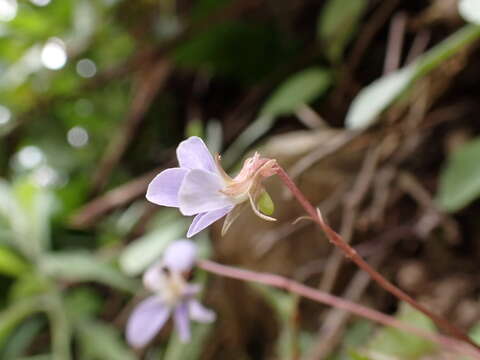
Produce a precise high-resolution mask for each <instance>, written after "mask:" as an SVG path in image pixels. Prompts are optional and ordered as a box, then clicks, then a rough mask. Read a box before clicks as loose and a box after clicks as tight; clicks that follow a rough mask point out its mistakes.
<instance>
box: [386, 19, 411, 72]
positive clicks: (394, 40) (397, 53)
mask: <svg viewBox="0 0 480 360" xmlns="http://www.w3.org/2000/svg"><path fill="white" fill-rule="evenodd" d="M406 22H407V15H406V14H405V13H404V12H401V13H398V14H396V15H395V16H394V17H393V20H392V23H391V24H390V32H389V34H388V43H387V54H386V56H385V64H384V67H383V74H389V73H391V72H392V71H395V70H397V69H398V68H399V66H400V62H401V60H402V47H403V39H404V38H405V26H406Z"/></svg>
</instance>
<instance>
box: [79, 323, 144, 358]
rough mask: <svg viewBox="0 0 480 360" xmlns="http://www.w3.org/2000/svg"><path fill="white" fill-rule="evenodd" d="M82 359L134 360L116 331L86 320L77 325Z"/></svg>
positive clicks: (112, 327) (111, 327)
mask: <svg viewBox="0 0 480 360" xmlns="http://www.w3.org/2000/svg"><path fill="white" fill-rule="evenodd" d="M78 332H79V335H80V336H79V338H80V344H81V347H82V352H83V357H82V359H89V360H104V359H115V360H135V359H136V357H135V355H134V354H133V353H132V351H131V350H130V349H129V348H128V347H127V346H126V345H125V343H124V342H123V341H122V337H121V334H120V332H119V331H118V329H116V328H115V327H114V326H112V325H107V324H105V323H102V322H99V321H95V320H86V321H83V322H82V323H81V324H79V325H78Z"/></svg>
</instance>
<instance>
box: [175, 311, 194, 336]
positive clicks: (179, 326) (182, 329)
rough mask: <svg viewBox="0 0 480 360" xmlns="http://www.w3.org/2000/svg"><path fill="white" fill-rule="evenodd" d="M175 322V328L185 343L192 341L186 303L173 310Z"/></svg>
mask: <svg viewBox="0 0 480 360" xmlns="http://www.w3.org/2000/svg"><path fill="white" fill-rule="evenodd" d="M173 322H174V323H175V330H177V332H178V337H179V338H180V341H181V342H183V343H186V342H189V341H190V337H191V334H190V317H189V313H188V307H187V304H186V303H181V304H180V305H178V306H177V307H176V308H175V310H174V312H173Z"/></svg>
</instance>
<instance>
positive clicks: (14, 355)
mask: <svg viewBox="0 0 480 360" xmlns="http://www.w3.org/2000/svg"><path fill="white" fill-rule="evenodd" d="M44 327H45V320H44V319H43V318H39V317H33V318H31V319H28V320H27V321H25V322H24V323H23V324H21V325H20V326H19V327H18V329H17V330H16V331H15V332H14V334H13V335H12V336H11V337H10V338H9V340H8V343H7V344H6V346H5V350H4V351H3V352H2V354H1V355H0V356H1V358H2V359H19V358H20V357H21V355H22V354H25V353H27V351H28V347H29V346H30V344H31V343H32V342H33V341H34V339H35V337H36V336H38V335H39V334H40V332H41V331H42V329H43V328H44Z"/></svg>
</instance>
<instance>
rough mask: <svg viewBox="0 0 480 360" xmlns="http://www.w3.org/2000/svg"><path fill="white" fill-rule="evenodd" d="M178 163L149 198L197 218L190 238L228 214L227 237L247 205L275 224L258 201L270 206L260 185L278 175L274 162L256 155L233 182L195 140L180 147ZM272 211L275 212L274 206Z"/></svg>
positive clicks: (154, 182)
mask: <svg viewBox="0 0 480 360" xmlns="http://www.w3.org/2000/svg"><path fill="white" fill-rule="evenodd" d="M177 159H178V163H179V167H175V168H170V169H166V170H164V171H162V172H161V173H160V174H158V175H157V176H156V177H155V178H154V179H153V180H152V182H151V183H150V184H149V186H148V190H147V195H146V197H147V199H148V200H149V201H151V202H153V203H155V204H157V205H163V206H171V207H178V208H179V209H180V212H181V213H182V214H183V215H186V216H190V215H195V218H194V219H193V222H192V224H191V225H190V228H189V229H188V233H187V237H191V236H193V235H195V234H197V233H198V232H200V231H201V230H203V229H205V228H206V227H207V226H209V225H211V224H212V223H214V222H215V221H217V220H218V219H220V218H222V217H224V216H225V215H227V214H228V216H227V218H226V220H225V222H224V225H223V229H222V234H224V233H225V232H226V231H227V230H228V228H229V226H230V225H231V223H232V222H233V221H234V220H235V219H236V218H237V216H238V215H239V214H240V211H241V209H242V208H243V207H244V205H245V204H247V203H250V205H251V207H252V209H253V211H254V212H255V214H256V215H258V216H259V217H261V218H262V219H265V220H268V221H275V219H274V218H272V217H269V216H267V215H266V213H267V212H266V211H263V213H262V212H261V211H260V210H259V199H263V198H265V197H267V198H268V201H269V202H270V203H271V199H270V197H269V196H268V194H267V193H266V191H265V189H264V188H263V186H262V184H261V182H262V180H263V179H264V178H266V177H269V176H272V175H274V174H275V172H276V166H277V165H276V161H275V160H273V159H266V158H261V157H260V155H259V154H258V153H255V155H254V156H253V157H250V158H248V159H247V160H245V162H244V164H243V167H242V169H241V171H240V172H239V174H238V175H237V176H235V177H234V178H231V177H230V176H229V175H228V174H227V173H226V172H225V171H224V170H223V168H222V167H221V165H220V156H219V155H217V156H216V157H215V160H214V158H213V157H212V155H211V154H210V152H209V151H208V149H207V147H206V145H205V143H204V142H203V141H202V139H200V138H199V137H196V136H192V137H190V138H188V139H187V140H184V141H182V142H181V143H180V144H179V145H178V147H177ZM271 207H272V211H273V203H271ZM260 208H261V207H260ZM262 210H263V209H262ZM268 215H270V214H268Z"/></svg>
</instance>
